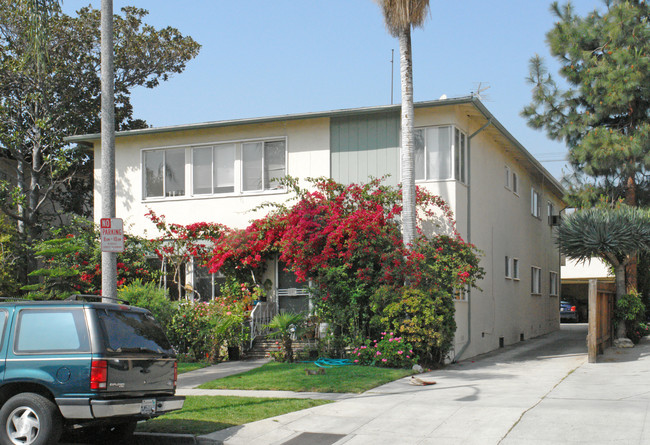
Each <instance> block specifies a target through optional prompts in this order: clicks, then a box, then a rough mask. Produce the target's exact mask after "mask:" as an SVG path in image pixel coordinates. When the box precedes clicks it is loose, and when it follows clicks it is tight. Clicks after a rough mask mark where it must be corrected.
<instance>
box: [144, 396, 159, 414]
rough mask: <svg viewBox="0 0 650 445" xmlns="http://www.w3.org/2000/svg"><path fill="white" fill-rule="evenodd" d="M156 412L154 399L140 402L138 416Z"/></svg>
mask: <svg viewBox="0 0 650 445" xmlns="http://www.w3.org/2000/svg"><path fill="white" fill-rule="evenodd" d="M155 412H156V399H144V400H143V401H142V402H140V414H153V413H155Z"/></svg>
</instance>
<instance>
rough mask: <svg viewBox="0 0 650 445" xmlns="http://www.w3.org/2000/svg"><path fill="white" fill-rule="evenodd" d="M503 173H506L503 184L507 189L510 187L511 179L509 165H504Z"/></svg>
mask: <svg viewBox="0 0 650 445" xmlns="http://www.w3.org/2000/svg"><path fill="white" fill-rule="evenodd" d="M504 169H505V173H506V181H505V186H506V188H507V189H508V190H510V189H511V188H512V185H511V184H512V180H511V179H510V167H508V166H507V165H506V166H505V168H504Z"/></svg>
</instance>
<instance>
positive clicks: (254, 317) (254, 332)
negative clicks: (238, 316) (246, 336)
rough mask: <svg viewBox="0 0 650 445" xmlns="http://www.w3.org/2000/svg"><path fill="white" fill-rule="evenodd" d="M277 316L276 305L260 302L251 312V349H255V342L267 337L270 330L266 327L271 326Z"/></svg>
mask: <svg viewBox="0 0 650 445" xmlns="http://www.w3.org/2000/svg"><path fill="white" fill-rule="evenodd" d="M274 316H275V304H274V303H268V302H265V301H260V302H259V303H257V304H256V305H255V307H254V308H253V310H252V311H251V315H250V317H251V321H250V327H251V335H250V344H249V346H248V347H249V349H250V348H252V347H253V342H254V341H255V339H256V338H257V337H260V336H262V335H266V334H267V333H268V332H269V330H268V329H267V328H265V327H264V326H265V325H267V324H269V323H270V322H271V320H272V319H273V317H274Z"/></svg>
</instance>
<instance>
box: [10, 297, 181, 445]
mask: <svg viewBox="0 0 650 445" xmlns="http://www.w3.org/2000/svg"><path fill="white" fill-rule="evenodd" d="M176 378H177V371H176V359H175V355H174V352H173V350H172V347H171V345H170V344H169V341H168V340H167V338H166V337H165V334H164V332H163V331H162V329H161V327H160V325H159V324H158V323H156V321H155V320H154V318H153V316H152V315H151V313H150V312H149V311H147V310H145V309H141V308H137V307H132V306H129V305H127V304H109V303H101V302H99V301H97V302H90V301H82V300H79V299H78V298H73V299H69V300H66V301H1V302H0V404H1V408H0V443H1V444H33V445H38V444H50V443H56V442H57V441H58V439H59V437H60V435H61V433H62V431H63V430H70V431H76V432H79V431H84V432H86V433H89V435H95V436H98V437H101V439H102V443H120V442H123V441H124V440H125V439H126V438H128V437H129V436H131V435H132V433H133V431H134V429H135V425H136V423H137V421H138V420H141V419H148V418H152V417H155V416H158V415H160V414H163V413H166V412H169V411H172V410H177V409H180V408H182V407H183V402H184V400H185V398H184V397H178V396H175V395H174V393H175V390H176Z"/></svg>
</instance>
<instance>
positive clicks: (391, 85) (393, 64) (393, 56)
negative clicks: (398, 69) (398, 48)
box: [390, 49, 395, 105]
mask: <svg viewBox="0 0 650 445" xmlns="http://www.w3.org/2000/svg"><path fill="white" fill-rule="evenodd" d="M394 66H395V50H394V49H391V50H390V104H391V105H393V72H394V71H395V68H394Z"/></svg>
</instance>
